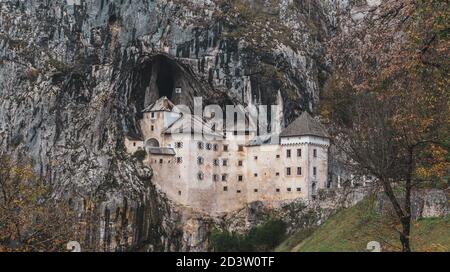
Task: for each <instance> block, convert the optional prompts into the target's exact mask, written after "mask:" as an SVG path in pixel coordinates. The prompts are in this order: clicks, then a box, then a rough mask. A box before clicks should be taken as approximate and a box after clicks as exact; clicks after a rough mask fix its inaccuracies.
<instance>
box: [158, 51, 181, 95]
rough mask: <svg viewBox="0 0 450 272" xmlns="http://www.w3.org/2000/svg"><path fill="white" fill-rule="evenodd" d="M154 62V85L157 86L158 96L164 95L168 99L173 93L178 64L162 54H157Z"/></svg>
mask: <svg viewBox="0 0 450 272" xmlns="http://www.w3.org/2000/svg"><path fill="white" fill-rule="evenodd" d="M154 63H155V65H156V66H157V74H156V86H157V87H158V96H159V97H163V96H166V97H167V98H169V99H172V98H173V95H174V93H175V87H176V86H175V82H176V79H177V78H176V75H177V70H178V69H179V68H178V67H177V66H178V64H177V63H176V62H175V61H174V60H172V59H170V58H168V57H166V56H162V55H158V56H156V57H155V58H154Z"/></svg>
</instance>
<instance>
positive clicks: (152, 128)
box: [125, 97, 330, 214]
mask: <svg viewBox="0 0 450 272" xmlns="http://www.w3.org/2000/svg"><path fill="white" fill-rule="evenodd" d="M174 109H175V105H173V103H172V102H170V101H169V100H168V99H167V98H166V97H162V98H160V99H159V100H158V101H156V102H155V103H153V104H152V105H150V106H149V107H148V108H147V109H146V110H144V114H143V119H142V120H140V130H141V134H142V135H140V136H138V137H136V136H134V137H132V136H127V137H126V139H125V146H126V149H127V152H129V153H135V152H136V151H138V150H145V152H146V157H145V160H144V163H145V164H147V165H149V166H150V167H151V168H152V169H153V173H154V175H153V181H154V182H155V184H156V185H157V186H158V187H159V188H160V190H161V191H163V192H164V193H166V194H167V196H168V197H169V198H170V199H171V200H173V201H175V202H177V203H178V204H180V205H183V206H186V207H191V208H192V209H194V210H197V211H201V212H205V213H209V214H217V213H223V212H230V211H234V210H237V209H239V208H242V207H243V206H244V205H245V204H247V203H251V202H254V201H262V202H264V203H266V204H267V205H278V204H280V203H282V202H285V201H291V200H295V199H299V198H301V199H304V200H311V199H313V198H314V197H315V196H316V194H317V192H318V190H320V189H323V188H326V187H327V181H328V178H327V177H328V148H329V145H330V141H329V137H328V135H327V133H326V131H325V130H324V128H323V127H322V126H321V124H320V123H318V122H317V121H316V120H315V119H314V118H312V117H311V116H310V115H309V114H308V113H307V112H304V113H303V114H302V115H301V116H300V117H299V118H298V119H296V120H295V121H294V122H292V123H291V124H290V125H289V126H288V127H287V128H285V129H284V130H282V131H281V133H280V134H279V135H263V136H257V135H256V132H255V131H250V130H243V131H236V130H235V131H225V130H222V129H221V130H218V129H215V127H214V125H210V124H208V122H207V120H205V119H203V118H200V117H197V116H193V115H190V114H183V113H181V112H177V111H176V110H174ZM193 127H194V128H193ZM198 128H201V129H200V130H199V129H198Z"/></svg>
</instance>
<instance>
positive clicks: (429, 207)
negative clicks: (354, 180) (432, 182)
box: [377, 189, 450, 219]
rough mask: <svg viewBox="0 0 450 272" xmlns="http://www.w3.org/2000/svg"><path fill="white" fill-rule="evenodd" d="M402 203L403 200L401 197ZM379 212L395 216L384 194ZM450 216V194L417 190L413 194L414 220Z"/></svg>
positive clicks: (379, 199) (379, 197)
mask: <svg viewBox="0 0 450 272" xmlns="http://www.w3.org/2000/svg"><path fill="white" fill-rule="evenodd" d="M400 201H401V203H403V199H401V197H400ZM377 210H378V211H379V212H381V213H390V214H393V213H394V211H393V208H392V204H391V203H390V201H389V199H388V198H387V197H386V196H385V195H384V194H381V193H380V194H379V195H378V199H377ZM449 214H450V199H449V197H448V193H446V192H445V191H443V190H439V189H421V190H415V191H413V192H412V194H411V215H412V218H413V219H419V218H431V217H444V216H447V215H449Z"/></svg>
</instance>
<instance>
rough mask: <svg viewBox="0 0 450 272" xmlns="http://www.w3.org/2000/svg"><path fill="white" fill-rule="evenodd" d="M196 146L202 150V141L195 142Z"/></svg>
mask: <svg viewBox="0 0 450 272" xmlns="http://www.w3.org/2000/svg"><path fill="white" fill-rule="evenodd" d="M197 147H198V149H200V150H202V149H203V143H202V142H198V143H197Z"/></svg>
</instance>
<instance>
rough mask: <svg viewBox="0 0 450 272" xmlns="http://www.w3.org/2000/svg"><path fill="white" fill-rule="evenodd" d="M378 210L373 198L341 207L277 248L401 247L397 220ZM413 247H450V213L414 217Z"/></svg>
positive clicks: (431, 248) (348, 248)
mask: <svg viewBox="0 0 450 272" xmlns="http://www.w3.org/2000/svg"><path fill="white" fill-rule="evenodd" d="M389 222H392V220H391V221H389V220H387V219H386V218H383V217H381V216H380V215H379V214H377V213H376V212H375V209H374V201H373V200H372V199H366V200H364V201H362V202H360V203H358V204H357V205H356V206H354V207H352V208H349V209H342V210H340V211H338V212H337V213H336V214H335V215H333V216H332V217H330V218H329V219H328V220H327V221H326V222H325V223H324V224H323V225H321V226H320V227H318V228H317V229H316V230H301V231H300V232H298V233H296V234H294V235H292V236H291V237H289V238H288V239H286V240H285V241H284V242H283V243H281V244H280V245H279V246H278V247H277V248H276V249H275V251H281V252H286V251H295V252H318V251H326V252H349V251H351V252H358V251H365V248H366V246H367V243H368V242H370V241H378V242H380V243H381V244H382V248H383V251H399V250H400V249H401V246H400V242H399V239H398V234H397V233H396V231H395V229H394V228H395V227H397V228H398V227H399V226H395V224H392V223H389ZM411 237H412V242H411V244H412V250H413V251H447V252H448V251H450V216H447V217H444V218H429V219H420V220H418V221H414V222H413V225H412V234H411Z"/></svg>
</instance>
